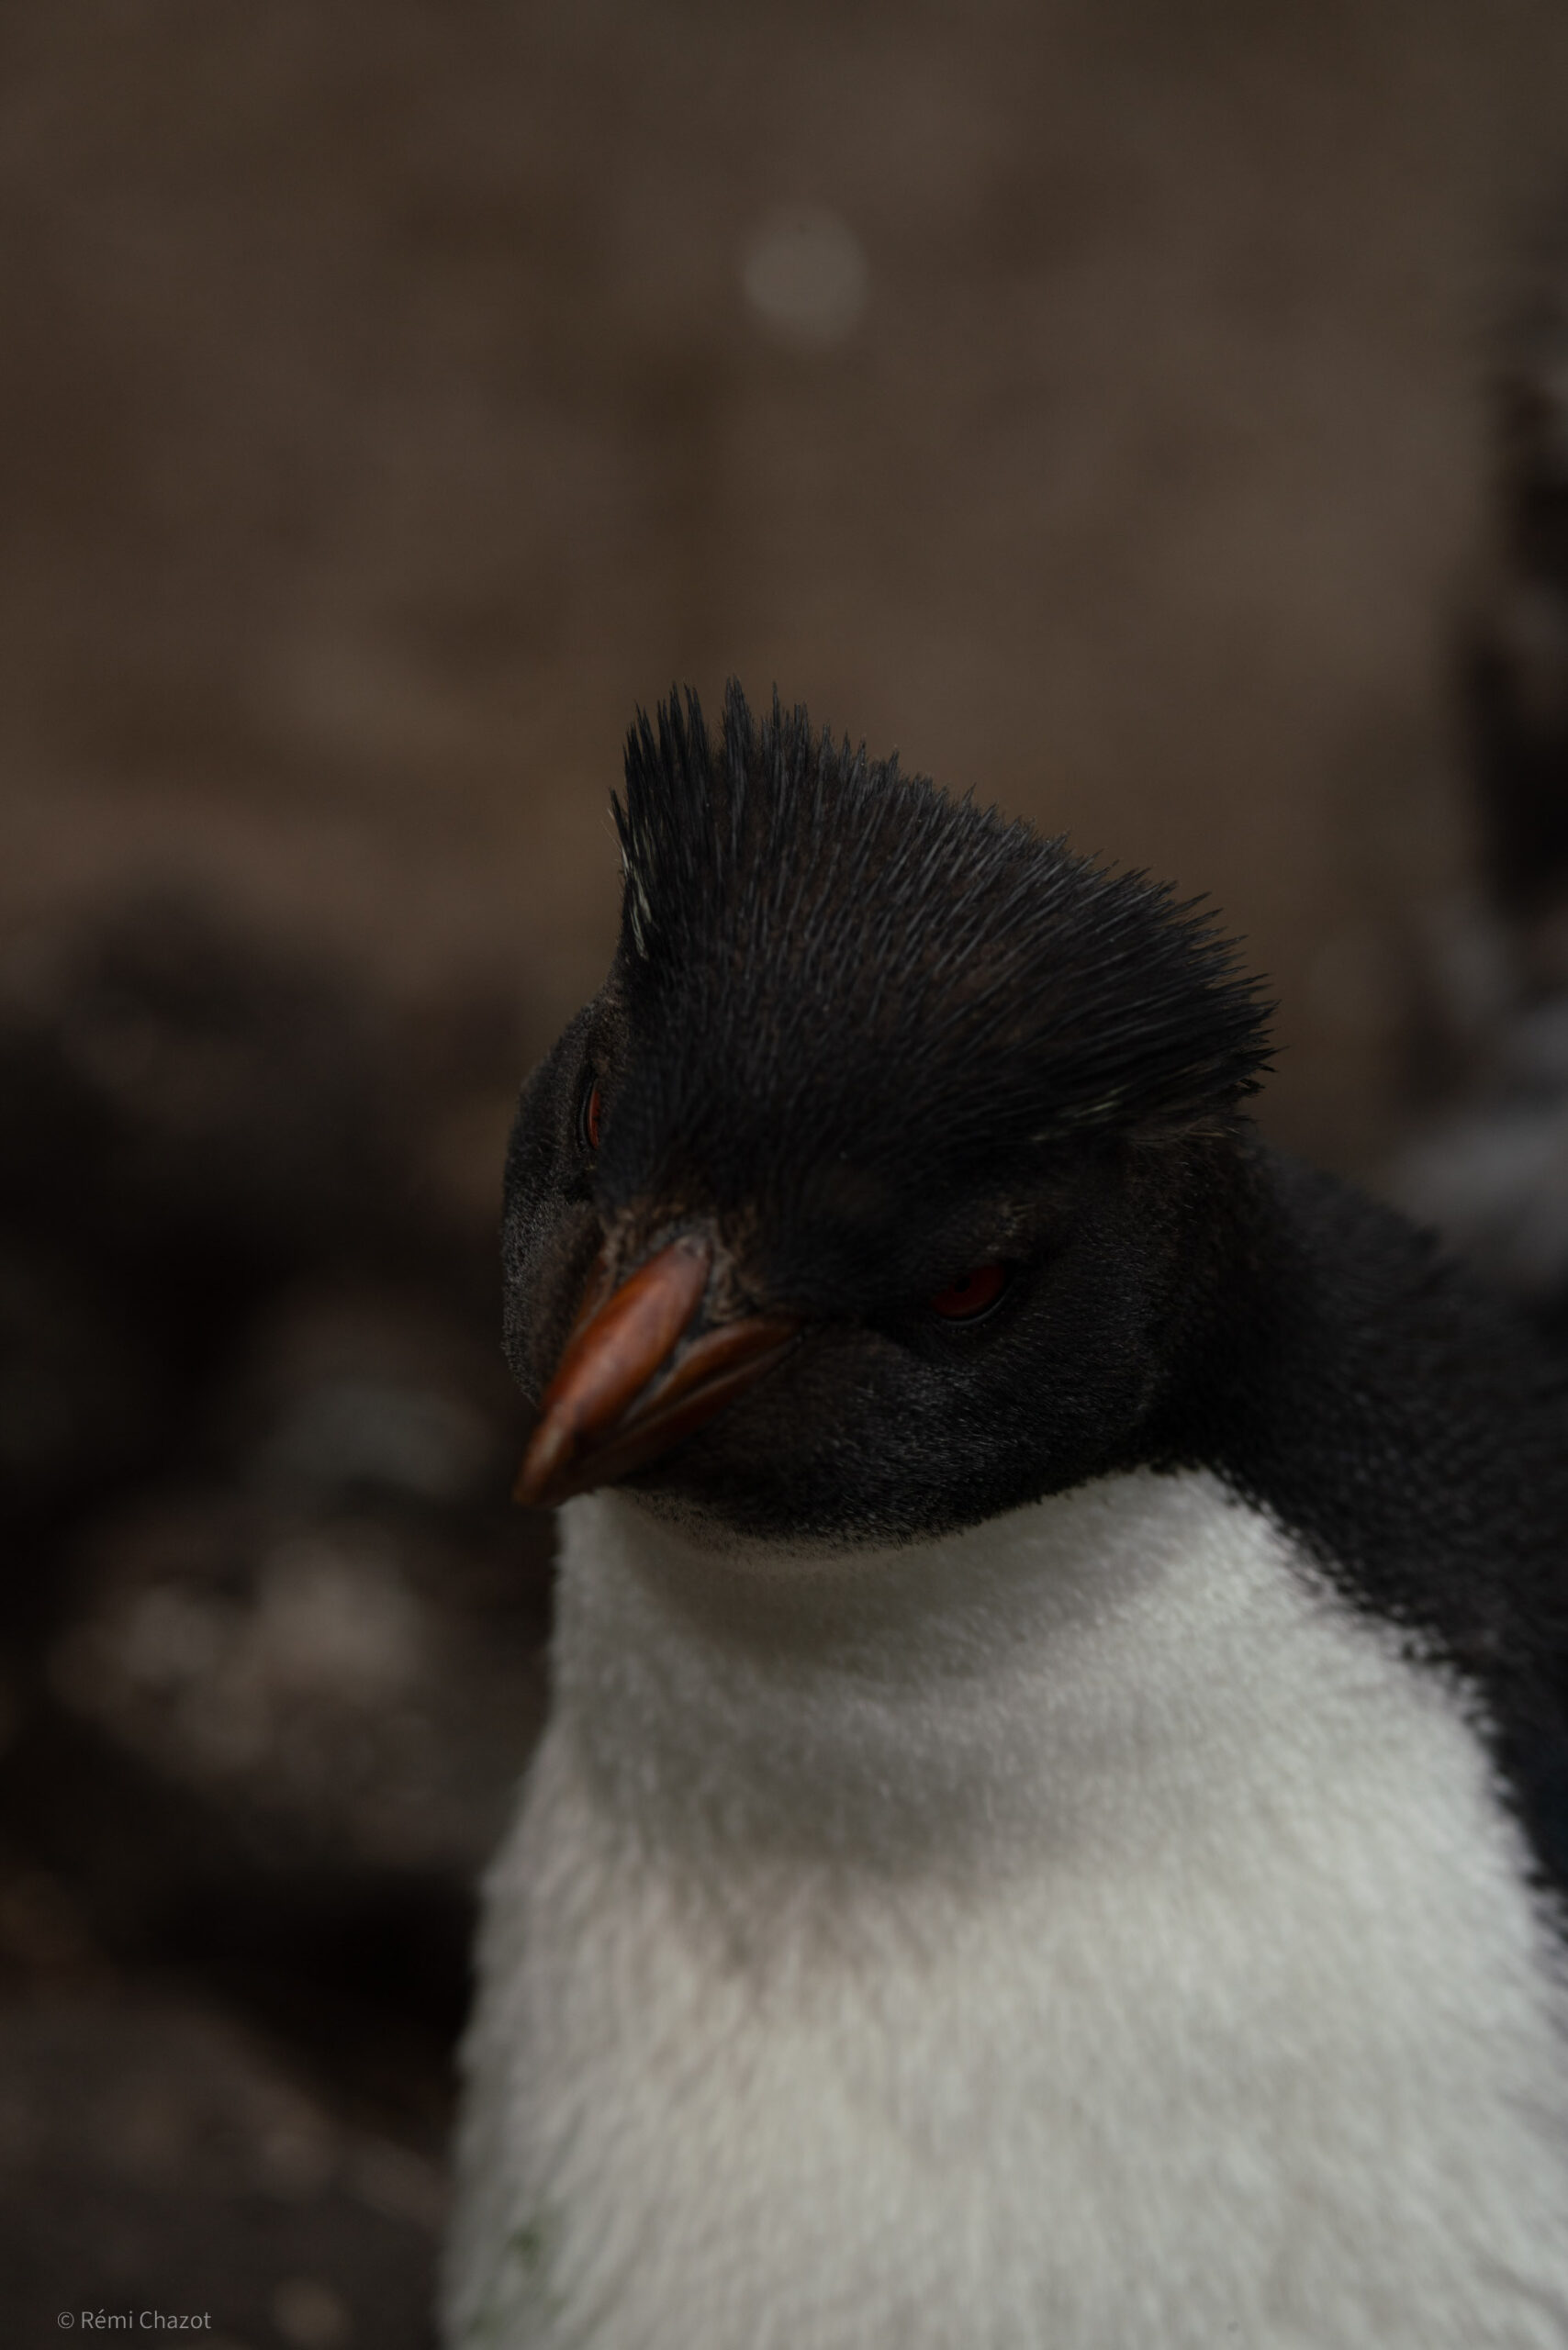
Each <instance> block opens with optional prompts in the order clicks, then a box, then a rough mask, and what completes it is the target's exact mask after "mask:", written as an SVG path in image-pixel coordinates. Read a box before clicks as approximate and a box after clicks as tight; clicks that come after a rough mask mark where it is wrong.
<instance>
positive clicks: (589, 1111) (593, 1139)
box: [582, 1085, 599, 1150]
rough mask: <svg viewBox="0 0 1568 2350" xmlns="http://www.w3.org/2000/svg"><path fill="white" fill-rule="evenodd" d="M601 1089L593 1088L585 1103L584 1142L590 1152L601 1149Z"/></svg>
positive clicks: (583, 1118)
mask: <svg viewBox="0 0 1568 2350" xmlns="http://www.w3.org/2000/svg"><path fill="white" fill-rule="evenodd" d="M582 1127H583V1140H584V1142H586V1143H587V1145H588V1148H589V1149H590V1150H597V1149H598V1148H599V1088H598V1086H597V1085H595V1086H591V1087H590V1088H589V1090H588V1094H587V1096H586V1098H585V1099H584V1102H583V1116H582Z"/></svg>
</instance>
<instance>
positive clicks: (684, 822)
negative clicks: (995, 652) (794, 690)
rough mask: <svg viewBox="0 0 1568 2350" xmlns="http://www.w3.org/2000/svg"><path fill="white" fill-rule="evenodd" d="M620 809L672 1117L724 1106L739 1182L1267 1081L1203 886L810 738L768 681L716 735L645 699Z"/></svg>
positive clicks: (918, 1153) (1020, 1140)
mask: <svg viewBox="0 0 1568 2350" xmlns="http://www.w3.org/2000/svg"><path fill="white" fill-rule="evenodd" d="M615 819H616V826H617V830H618V832H619V834H620V837H621V845H622V856H623V860H624V867H625V897H624V905H623V913H622V938H621V949H620V957H619V963H618V968H619V970H620V974H621V984H622V988H623V989H624V991H625V996H626V1000H627V1003H628V1007H629V1010H630V1012H631V1014H632V1017H633V1023H634V1024H635V1025H637V1026H639V1027H642V1028H644V1031H645V1033H656V1035H658V1037H659V1039H660V1044H659V1049H658V1053H657V1055H656V1056H655V1058H656V1060H657V1063H658V1085H657V1091H658V1094H659V1096H660V1097H661V1102H660V1104H659V1105H658V1107H659V1109H662V1113H663V1114H662V1120H661V1123H666V1131H667V1130H668V1127H669V1124H670V1122H673V1121H675V1120H676V1119H678V1120H679V1121H680V1122H681V1123H682V1125H683V1128H684V1131H685V1132H686V1133H687V1134H688V1135H689V1136H693V1137H695V1136H697V1135H699V1134H700V1132H701V1130H702V1128H703V1126H704V1125H705V1124H708V1123H710V1122H711V1120H714V1119H718V1118H721V1117H722V1119H724V1120H726V1121H727V1124H728V1128H729V1132H728V1135H727V1136H724V1137H720V1136H717V1135H715V1136H714V1140H715V1142H716V1143H722V1149H721V1152H720V1155H721V1156H722V1157H726V1156H727V1158H729V1159H730V1161H731V1162H732V1163H734V1162H736V1160H737V1158H740V1157H744V1158H745V1159H747V1160H748V1161H750V1162H751V1164H750V1165H749V1166H748V1167H747V1168H746V1169H745V1170H744V1171H743V1170H742V1169H741V1168H740V1166H739V1165H738V1164H736V1165H735V1174H736V1181H737V1183H740V1182H746V1181H751V1182H756V1181H761V1180H765V1179H766V1176H767V1171H768V1169H769V1167H770V1166H771V1165H773V1164H775V1163H776V1161H777V1158H778V1155H780V1154H781V1155H782V1156H783V1157H784V1158H790V1159H795V1160H797V1161H798V1160H799V1159H800V1158H801V1157H802V1156H803V1155H808V1154H809V1155H812V1156H814V1157H815V1158H817V1159H818V1160H819V1161H820V1160H821V1159H822V1158H823V1157H836V1158H839V1159H841V1160H850V1161H853V1162H854V1163H856V1164H857V1165H860V1166H862V1167H873V1166H876V1165H878V1164H879V1163H882V1162H888V1163H890V1164H892V1165H895V1166H896V1167H897V1168H899V1169H902V1170H904V1171H905V1172H906V1174H907V1171H908V1170H909V1169H911V1168H915V1169H920V1170H922V1171H923V1172H924V1175H926V1176H927V1177H929V1176H933V1175H940V1174H944V1173H954V1174H959V1173H962V1172H964V1171H966V1170H969V1169H980V1168H983V1167H984V1166H986V1165H987V1164H995V1163H998V1162H1000V1161H1004V1160H1006V1159H1007V1158H1014V1157H1016V1155H1017V1154H1018V1152H1019V1151H1020V1150H1021V1149H1028V1148H1031V1147H1042V1146H1044V1147H1050V1146H1052V1145H1059V1144H1061V1143H1063V1142H1065V1141H1067V1140H1069V1139H1070V1137H1072V1136H1076V1135H1082V1134H1084V1133H1085V1132H1086V1131H1087V1130H1095V1129H1101V1130H1103V1129H1107V1128H1112V1127H1119V1128H1126V1127H1131V1126H1135V1125H1146V1124H1148V1123H1150V1122H1155V1123H1159V1124H1168V1123H1181V1122H1187V1121H1193V1120H1195V1119H1200V1118H1203V1117H1204V1116H1213V1115H1214V1114H1215V1113H1222V1112H1224V1111H1225V1110H1226V1109H1228V1108H1229V1106H1230V1105H1232V1104H1234V1103H1235V1102H1237V1101H1238V1098H1239V1097H1240V1096H1242V1095H1243V1094H1246V1093H1249V1092H1251V1091H1255V1090H1256V1086H1257V1081H1258V1072H1259V1070H1260V1068H1261V1067H1262V1066H1263V1064H1264V1057H1265V1053H1266V1040H1265V1036H1264V1031H1263V1024H1264V1020H1265V1017H1266V1013H1267V1007H1266V1006H1265V1005H1264V1004H1262V1003H1261V1002H1260V999H1259V992H1258V985H1257V983H1256V982H1255V981H1253V980H1251V979H1247V978H1245V977H1243V976H1241V975H1240V974H1239V973H1238V968H1237V965H1236V959H1235V951H1234V948H1233V947H1232V946H1230V945H1229V944H1228V943H1227V942H1226V941H1225V940H1224V939H1222V938H1221V937H1219V936H1218V935H1216V934H1215V928H1214V925H1213V922H1212V919H1211V918H1210V917H1209V916H1208V915H1207V914H1205V913H1204V912H1202V911H1200V909H1199V907H1198V906H1197V904H1196V903H1189V904H1176V903H1174V902H1173V901H1172V898H1171V893H1170V890H1169V889H1168V888H1160V887H1157V886H1154V885H1152V884H1150V883H1149V882H1148V880H1146V879H1145V878H1143V876H1141V875H1139V874H1128V873H1110V872H1107V871H1105V870H1104V869H1103V868H1102V867H1099V866H1097V865H1095V864H1093V863H1092V861H1090V860H1089V859H1087V858H1084V857H1080V856H1072V855H1070V853H1069V852H1068V850H1067V849H1066V848H1065V847H1064V845H1062V843H1061V842H1060V841H1059V840H1053V841H1046V840H1041V839H1039V838H1038V837H1037V836H1036V834H1034V833H1033V832H1032V831H1031V830H1030V829H1029V827H1028V826H1027V825H1026V824H1024V823H1021V822H1007V821H1006V820H1004V819H1003V818H1002V816H1000V815H999V814H998V813H997V812H996V811H994V810H991V809H981V808H977V807H976V806H974V805H973V804H972V802H971V801H970V800H968V799H965V800H953V799H951V798H949V797H948V796H947V794H946V793H945V792H943V791H940V790H938V789H936V788H935V786H934V785H933V784H931V783H929V782H927V781H926V780H925V779H924V778H904V777H902V776H901V775H900V774H899V772H898V767H897V761H896V759H890V760H888V761H885V762H882V761H871V760H868V758H867V756H866V754H865V751H864V748H862V749H860V750H858V751H852V750H851V748H850V746H849V744H848V742H847V741H845V742H843V743H841V744H834V742H833V741H832V740H831V739H830V738H829V736H828V735H827V734H825V733H823V734H822V735H820V736H818V735H813V733H812V729H811V725H810V722H809V721H808V719H807V715H806V712H805V711H804V710H802V709H800V708H797V709H795V710H793V711H790V712H788V713H786V712H784V711H782V710H781V709H780V707H779V703H778V697H777V695H775V697H774V700H773V707H772V710H771V712H770V714H769V715H768V716H767V718H766V719H764V720H763V721H762V722H761V723H760V724H758V723H757V722H756V721H755V720H754V718H753V716H752V713H751V711H750V710H749V709H748V708H747V705H746V702H745V698H744V696H743V695H742V693H741V690H740V688H739V687H738V686H737V685H736V684H734V682H733V681H732V683H731V685H730V687H729V688H728V691H727V693H726V697H725V703H724V721H723V733H722V742H721V743H720V744H719V745H718V746H717V748H715V747H714V746H713V745H712V744H711V741H710V738H709V734H708V731H707V728H706V726H705V724H704V722H703V717H702V712H701V711H700V707H699V705H698V702H697V699H696V697H695V695H692V694H690V693H688V694H687V696H686V699H685V708H684V710H682V708H681V705H680V702H679V700H678V698H677V696H675V695H674V694H672V695H671V698H670V699H669V701H668V702H667V703H665V704H662V705H661V706H660V708H659V710H658V711H657V713H656V721H655V723H650V722H649V720H648V719H647V717H646V716H645V715H644V714H643V713H639V715H638V720H637V723H636V725H635V726H634V727H633V730H632V732H631V733H630V734H629V736H628V739H627V746H626V800H625V805H624V806H623V807H622V804H621V802H620V800H617V801H616V802H615ZM639 1090H640V1091H643V1093H644V1101H643V1103H642V1109H643V1113H644V1117H643V1119H642V1120H640V1121H639V1123H644V1120H645V1119H646V1118H647V1116H648V1115H650V1114H658V1112H657V1110H655V1103H654V1102H653V1101H652V1100H651V1099H649V1098H647V1089H646V1088H644V1089H639ZM644 1139H645V1141H646V1142H648V1143H652V1141H653V1139H654V1136H653V1134H652V1132H651V1131H647V1132H645V1136H644ZM747 1144H749V1146H750V1147H749V1148H747V1147H745V1146H746V1145H747Z"/></svg>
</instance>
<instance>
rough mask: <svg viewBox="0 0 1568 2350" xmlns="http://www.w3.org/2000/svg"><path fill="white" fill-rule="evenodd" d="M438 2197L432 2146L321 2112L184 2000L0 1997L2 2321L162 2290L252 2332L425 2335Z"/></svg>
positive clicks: (355, 2341)
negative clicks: (17, 2001) (13, 2001)
mask: <svg viewBox="0 0 1568 2350" xmlns="http://www.w3.org/2000/svg"><path fill="white" fill-rule="evenodd" d="M442 2202H443V2191H442V2179H441V2174H440V2170H439V2168H438V2166H437V2165H436V2163H435V2162H434V2161H433V2160H432V2159H431V2154H430V2153H429V2152H428V2151H424V2150H421V2149H420V2148H418V2147H416V2146H412V2145H409V2144H397V2143H388V2142H387V2141H386V2140H385V2139H384V2138H381V2137H378V2136H377V2135H375V2133H373V2132H367V2131H365V2130H364V2128H362V2127H359V2126H356V2125H355V2124H354V2123H353V2122H352V2121H344V2120H343V2119H342V2118H341V2117H339V2116H337V2115H334V2114H333V2113H332V2112H331V2111H330V2109H328V2108H327V2107H326V2106H325V2105H324V2104H323V2103H322V2101H321V2100H320V2098H319V2097H318V2096H317V2095H316V2094H315V2093H314V2092H313V2091H312V2090H311V2089H310V2088H309V2087H308V2085H307V2084H306V2083H304V2082H303V2081H302V2080H300V2079H299V2078H297V2076H293V2075H292V2074H291V2073H290V2072H289V2070H288V2069H287V2068H286V2066H285V2065H283V2064H281V2063H280V2062H279V2060H278V2058H277V2057H276V2055H275V2054H274V2053H273V2052H272V2051H271V2050H269V2049H268V2048H267V2046H266V2045H265V2044H264V2043H263V2042H260V2041H258V2040H256V2039H255V2038H254V2037H253V2036H252V2035H250V2034H247V2033H244V2032H241V2031H238V2030H236V2028H235V2027H234V2025H233V2024H232V2023H230V2021H228V2020H226V2019H224V2018H222V2017H220V2016H218V2015H217V2014H214V2013H212V2012H211V2011H210V2010H207V2009H203V2008H202V2007H200V2006H198V2005H192V2004H176V2003H174V2002H173V2001H171V2000H169V1999H167V1998H162V1999H145V1998H143V1999H127V2000H123V2001H119V2000H114V2001H94V2002H85V2001H74V2002H69V2003H66V2002H61V2001H51V2002H47V2003H44V2004H42V2005H25V2006H20V2007H13V2008H10V2009H0V2275H4V2277H5V2278H6V2318H7V2328H6V2338H7V2340H9V2341H13V2342H17V2343H18V2344H20V2343H24V2342H26V2343H32V2342H39V2343H41V2342H44V2341H49V2340H53V2339H54V2338H55V2335H56V2325H57V2318H58V2314H59V2312H60V2311H62V2310H71V2311H82V2310H84V2309H92V2310H94V2311H97V2310H98V2309H100V2308H106V2309H108V2310H110V2311H118V2310H124V2309H129V2310H130V2311H132V2312H133V2313H138V2312H140V2311H141V2310H143V2309H157V2310H162V2311H174V2312H205V2313H209V2315H210V2322H211V2329H212V2332H211V2333H210V2334H207V2333H204V2335H203V2338H204V2339H212V2338H214V2337H227V2338H228V2339H229V2340H230V2342H231V2343H234V2344H241V2343H248V2344H252V2345H254V2350H264V2345H267V2344H276V2343H277V2342H278V2340H279V2339H280V2336H281V2339H282V2340H283V2341H285V2342H293V2343H298V2344H302V2345H303V2346H304V2350H310V2345H312V2344H319V2345H320V2350H333V2345H342V2346H343V2350H351V2346H353V2345H357V2350H426V2345H428V2344H430V2343H431V2341H432V2340H433V2333H432V2329H431V2322H430V2317H429V2311H430V2307H431V2295H432V2291H433V2269H434V2258H435V2247H436V2240H437V2234H438V2231H439V2228H440V2224H441V2217H442ZM133 2322H134V2316H133ZM312 2327H314V2331H312V2330H311V2329H312ZM291 2329H292V2330H291Z"/></svg>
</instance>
